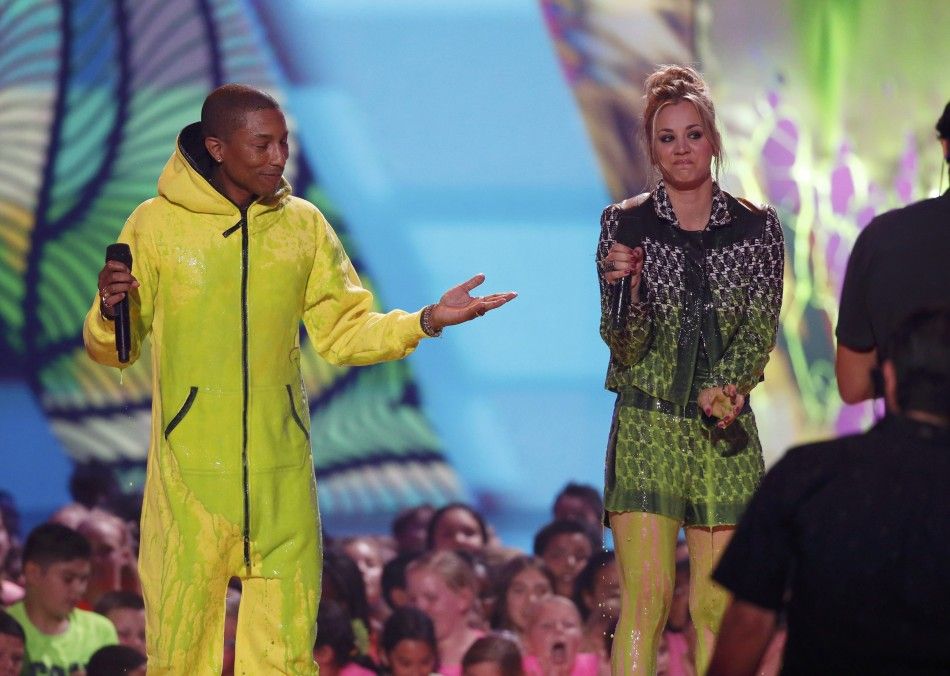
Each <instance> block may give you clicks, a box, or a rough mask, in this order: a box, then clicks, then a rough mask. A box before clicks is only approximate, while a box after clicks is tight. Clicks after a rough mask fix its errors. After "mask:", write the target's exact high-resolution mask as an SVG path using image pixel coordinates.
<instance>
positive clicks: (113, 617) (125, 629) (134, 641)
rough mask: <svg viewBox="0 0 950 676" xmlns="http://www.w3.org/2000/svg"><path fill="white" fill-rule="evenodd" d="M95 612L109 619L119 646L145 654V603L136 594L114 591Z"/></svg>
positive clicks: (102, 598)
mask: <svg viewBox="0 0 950 676" xmlns="http://www.w3.org/2000/svg"><path fill="white" fill-rule="evenodd" d="M95 611H96V612H97V613H99V614H100V615H102V616H104V617H107V618H109V621H110V622H112V624H113V626H114V627H115V631H116V634H117V635H118V637H119V644H120V645H126V646H129V647H130V648H132V649H134V650H138V651H139V652H140V653H142V654H143V655H144V654H145V602H144V601H143V600H142V597H141V595H139V594H136V593H135V592H127V591H112V592H106V593H105V594H103V595H102V596H101V597H100V598H99V601H97V602H96V607H95Z"/></svg>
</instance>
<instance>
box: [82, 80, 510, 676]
mask: <svg viewBox="0 0 950 676" xmlns="http://www.w3.org/2000/svg"><path fill="white" fill-rule="evenodd" d="M286 161H287V125H286V122H285V120H284V116H283V114H282V113H281V111H280V108H279V106H278V104H277V103H276V102H275V101H274V99H273V98H271V97H270V96H268V95H267V94H265V93H263V92H260V91H258V90H255V89H252V88H249V87H245V86H242V85H225V86H223V87H220V88H219V89H216V90H215V91H214V92H212V93H211V94H210V95H209V96H208V98H207V99H206V100H205V103H204V106H203V107H202V110H201V122H200V123H197V122H196V123H194V124H192V125H189V126H188V127H185V128H184V129H183V130H182V132H181V133H180V135H179V137H178V143H177V147H176V149H175V152H174V153H173V154H172V157H171V159H170V160H169V161H168V163H167V164H166V165H165V168H164V170H163V171H162V175H161V177H160V178H159V181H158V196H157V197H155V198H153V199H150V200H148V201H146V202H144V203H142V204H141V205H140V206H139V207H138V208H137V209H136V210H135V211H134V212H133V213H132V215H131V216H130V217H129V219H128V221H127V222H126V224H125V227H124V228H123V230H122V234H121V235H120V236H119V241H120V242H124V243H127V244H128V245H129V246H130V248H131V251H132V260H133V261H134V269H135V275H134V276H133V275H132V274H131V271H130V270H129V268H127V267H126V266H125V265H123V264H122V263H119V262H116V261H110V262H108V263H107V264H106V265H105V267H104V268H103V269H102V271H101V272H100V273H99V297H98V298H97V299H96V301H95V303H94V304H93V306H92V308H91V309H90V311H89V313H88V315H87V317H86V321H85V325H84V327H83V338H84V340H85V344H86V349H87V351H88V353H89V354H90V356H91V357H92V358H93V359H94V360H96V361H97V362H99V363H101V364H106V365H111V366H118V367H121V366H123V365H122V364H120V363H119V362H118V360H117V356H116V351H115V326H114V315H115V305H116V304H117V303H119V302H120V301H121V300H122V299H124V298H126V296H127V297H128V298H129V307H130V315H131V330H132V331H131V332H132V350H131V359H130V363H131V362H134V361H135V359H137V358H138V356H139V353H140V349H141V344H142V341H143V340H144V339H145V337H146V336H147V335H148V334H149V333H151V336H152V373H153V381H154V392H153V400H152V434H151V445H150V449H149V455H148V471H147V476H146V484H145V498H144V504H143V510H142V525H141V534H142V535H141V537H142V540H141V548H140V557H139V569H140V573H141V578H142V587H143V591H144V596H145V604H146V613H147V620H148V624H147V649H148V666H149V673H150V674H165V673H169V674H189V675H197V674H220V673H221V659H222V657H221V656H222V648H221V646H222V640H223V639H222V633H223V622H224V600H225V593H226V587H227V583H228V579H229V578H230V577H231V576H238V577H239V578H241V580H242V583H243V596H242V607H241V612H240V614H239V619H238V634H237V655H236V665H235V672H236V673H239V674H265V673H287V674H313V673H315V672H316V669H315V667H314V663H313V659H312V656H311V654H312V653H311V651H312V648H313V642H314V623H315V620H316V615H317V604H318V602H319V589H320V574H321V550H320V534H319V533H320V529H319V516H318V513H317V498H316V486H315V481H314V474H313V462H312V459H311V452H310V438H309V437H310V433H309V415H308V408H307V397H306V393H305V391H304V389H303V384H302V380H301V376H300V347H299V326H300V322H301V320H302V321H303V322H304V324H305V326H306V328H307V332H308V333H309V335H310V337H311V339H312V342H313V344H314V345H315V346H316V349H317V350H318V351H319V353H320V354H321V355H322V356H323V357H324V358H325V359H327V360H328V361H330V362H332V363H335V364H371V363H375V362H379V361H384V360H388V359H399V358H402V357H404V356H406V355H407V354H409V353H410V352H412V351H413V349H415V347H416V345H417V344H418V343H419V341H420V340H421V339H422V338H423V337H424V336H426V335H430V336H435V335H438V334H439V333H440V332H441V330H442V328H443V327H445V326H449V325H452V324H459V323H462V322H465V321H468V320H470V319H472V318H474V317H477V316H481V315H483V314H484V313H485V312H487V311H489V310H492V309H494V308H496V307H499V306H501V305H503V304H504V303H506V302H508V301H509V300H511V299H512V298H513V297H514V296H515V294H514V293H500V294H491V295H488V296H484V297H472V296H470V295H469V291H471V290H472V289H474V288H475V287H476V286H478V285H479V284H481V282H482V281H483V279H484V278H483V277H482V276H481V275H478V276H476V277H474V278H472V279H471V280H469V281H468V282H465V283H463V284H460V285H459V286H457V287H455V288H453V289H451V290H450V291H448V292H446V294H445V295H444V296H442V298H441V300H440V301H439V302H438V303H436V304H434V305H429V306H427V307H426V308H424V309H423V310H421V311H419V312H416V313H407V312H403V311H401V310H394V311H392V312H389V313H387V314H380V313H376V312H373V311H372V309H371V308H372V296H371V295H370V293H369V292H368V291H367V290H365V289H364V288H363V287H362V286H361V285H360V280H359V277H358V276H357V274H356V272H355V271H354V269H353V267H352V265H351V264H350V261H349V259H348V258H347V255H346V252H345V251H344V250H343V248H342V246H341V244H340V241H339V240H338V239H337V236H336V234H335V233H334V232H333V229H332V228H331V227H330V225H329V223H327V221H326V219H325V218H324V217H323V214H321V213H320V211H319V210H317V208H316V207H315V206H313V205H312V204H310V203H309V202H306V201H304V200H301V199H299V198H296V197H293V196H292V195H291V194H290V186H289V185H288V184H287V182H286V181H285V180H284V179H283V177H282V174H283V169H284V164H285V163H286Z"/></svg>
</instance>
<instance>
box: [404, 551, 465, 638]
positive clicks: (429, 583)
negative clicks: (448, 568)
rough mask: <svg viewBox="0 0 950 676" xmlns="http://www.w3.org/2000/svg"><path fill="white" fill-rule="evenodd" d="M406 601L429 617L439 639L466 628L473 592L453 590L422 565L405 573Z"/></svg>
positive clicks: (436, 574)
mask: <svg viewBox="0 0 950 676" xmlns="http://www.w3.org/2000/svg"><path fill="white" fill-rule="evenodd" d="M406 591H407V593H408V594H409V605H411V606H415V607H416V608H418V609H419V610H421V611H422V612H424V613H425V614H426V615H428V616H429V617H430V618H431V619H432V624H434V625H435V637H436V638H437V639H438V640H440V641H441V640H442V639H444V638H445V637H447V636H451V635H452V634H453V633H454V632H455V631H457V630H459V629H464V628H465V621H466V619H467V617H466V616H467V615H468V611H469V609H470V608H471V607H472V602H473V600H474V599H473V597H474V594H473V592H471V591H467V590H463V591H454V590H453V589H451V588H450V587H449V586H448V585H447V584H446V583H445V580H443V579H442V576H441V575H439V574H438V573H436V572H434V571H431V570H427V569H425V568H416V569H414V570H411V571H410V572H409V573H408V574H407V576H406Z"/></svg>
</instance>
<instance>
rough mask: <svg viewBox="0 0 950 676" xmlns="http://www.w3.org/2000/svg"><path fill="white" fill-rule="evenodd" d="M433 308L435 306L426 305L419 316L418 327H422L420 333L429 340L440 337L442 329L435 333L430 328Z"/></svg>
mask: <svg viewBox="0 0 950 676" xmlns="http://www.w3.org/2000/svg"><path fill="white" fill-rule="evenodd" d="M434 307H435V305H426V306H425V307H424V308H422V314H421V315H419V326H421V327H422V332H423V333H425V334H426V335H427V336H429V337H430V338H438V337H439V336H441V335H442V329H439V330H438V331H436V330H435V329H433V328H432V308H434Z"/></svg>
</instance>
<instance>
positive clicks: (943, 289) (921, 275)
mask: <svg viewBox="0 0 950 676" xmlns="http://www.w3.org/2000/svg"><path fill="white" fill-rule="evenodd" d="M947 303H950V191H948V192H946V193H944V194H943V195H942V196H941V197H935V198H933V199H928V200H923V201H921V202H916V203H914V204H911V205H909V206H907V207H904V208H903V209H895V210H894V211H889V212H887V213H885V214H881V215H880V216H878V217H877V218H875V219H874V220H872V221H871V222H870V223H869V224H868V226H867V227H866V228H865V229H864V230H863V231H862V232H861V234H859V235H858V238H857V240H856V241H855V243H854V248H853V249H852V250H851V257H850V258H849V259H848V268H847V271H846V272H845V278H844V285H843V287H842V290H841V306H840V309H839V314H838V326H837V329H836V335H837V336H838V341H839V342H840V343H841V344H843V345H845V346H846V347H849V348H851V349H852V350H857V351H859V352H864V351H867V350H870V349H872V348H877V350H878V354H879V355H880V354H882V352H883V350H885V349H886V348H887V342H888V340H889V339H890V336H891V334H892V333H893V331H894V329H895V327H896V326H897V325H898V324H899V323H900V322H901V320H902V319H904V318H905V317H906V316H908V315H909V314H911V313H912V312H914V311H915V310H918V309H920V308H922V307H925V306H928V305H937V304H944V305H945V304H947Z"/></svg>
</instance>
